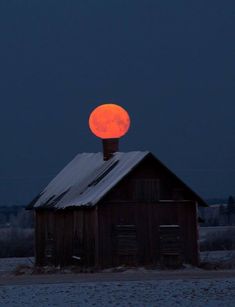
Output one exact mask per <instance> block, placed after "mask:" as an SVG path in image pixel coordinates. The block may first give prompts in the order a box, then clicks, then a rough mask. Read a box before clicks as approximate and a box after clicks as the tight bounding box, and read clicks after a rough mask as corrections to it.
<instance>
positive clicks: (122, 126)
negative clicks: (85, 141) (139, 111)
mask: <svg viewBox="0 0 235 307" xmlns="http://www.w3.org/2000/svg"><path fill="white" fill-rule="evenodd" d="M89 127H90V129H91V131H92V133H94V134H95V135H96V136H97V137H99V138H101V139H112V138H120V137H122V136H123V135H125V134H126V133H127V131H128V130H129V127H130V117H129V114H128V113H127V111H126V110H125V109H123V108H122V107H121V106H119V105H116V104H103V105H100V106H98V107H97V108H95V109H94V110H93V111H92V113H91V115H90V117H89Z"/></svg>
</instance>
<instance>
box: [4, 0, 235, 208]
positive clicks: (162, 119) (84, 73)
mask: <svg viewBox="0 0 235 307" xmlns="http://www.w3.org/2000/svg"><path fill="white" fill-rule="evenodd" d="M234 31H235V2H234V0H231V1H221V0H219V1H218V0H213V1H204V0H197V1H188V0H187V1H186V0H185V1H182V0H179V1H175V0H168V1H167V0H164V1H163V0H162V1H157V0H153V1H150V0H144V1H143V0H141V1H139V0H133V1H132V0H128V1H127V0H115V1H114V0H103V1H102V0H99V1H97V0H83V1H79V0H71V1H62V0H54V1H52V0H30V1H29V0H28V1H26V0H25V1H19V0H14V1H13V0H1V2H0V104H1V112H0V137H1V151H0V199H1V204H2V205H3V204H15V203H25V202H26V203H27V202H28V201H29V200H30V199H31V198H32V197H33V196H35V194H37V193H38V192H39V191H40V189H41V188H42V187H43V186H44V185H45V184H47V182H48V181H49V180H50V179H51V178H52V177H53V176H54V175H55V174H56V173H57V172H58V171H59V170H60V169H61V168H62V167H63V166H64V165H65V164H66V163H67V162H69V160H70V159H71V158H73V157H74V156H75V155H76V154H77V153H78V152H84V151H87V152H88V151H99V150H100V149H101V145H100V141H99V140H98V139H96V138H95V137H94V136H93V135H92V134H91V133H90V131H89V129H88V127H87V119H88V116H89V113H90V112H91V110H92V109H93V108H94V107H95V106H97V105H98V104H100V103H103V102H115V103H118V104H121V105H122V106H124V107H125V108H126V109H127V110H128V111H129V113H130V115H131V118H132V127H131V130H130V132H129V133H128V135H127V136H126V137H125V138H124V139H123V140H122V141H121V150H123V151H125V150H138V149H143V150H146V149H148V150H150V151H152V152H153V153H154V154H156V155H157V157H158V158H160V159H161V160H162V161H163V162H164V163H166V164H167V165H168V166H169V167H170V168H171V169H172V170H173V171H175V172H176V174H177V175H179V176H180V177H181V178H182V179H184V180H185V181H186V182H187V183H188V184H189V185H191V187H192V188H193V189H195V190H196V191H197V192H199V193H200V194H201V195H202V196H203V197H206V198H207V197H218V196H225V197H226V196H227V195H228V194H235V142H234V139H235V92H234V88H235V86H234V81H235V39H234Z"/></svg>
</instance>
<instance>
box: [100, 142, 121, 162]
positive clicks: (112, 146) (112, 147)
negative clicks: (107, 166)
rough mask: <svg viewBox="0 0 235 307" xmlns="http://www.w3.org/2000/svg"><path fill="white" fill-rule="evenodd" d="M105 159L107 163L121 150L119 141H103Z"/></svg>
mask: <svg viewBox="0 0 235 307" xmlns="http://www.w3.org/2000/svg"><path fill="white" fill-rule="evenodd" d="M102 143H103V159H104V161H107V160H109V159H111V158H112V157H113V154H114V153H115V152H117V151H118V150H119V139H118V138H114V139H103V140H102Z"/></svg>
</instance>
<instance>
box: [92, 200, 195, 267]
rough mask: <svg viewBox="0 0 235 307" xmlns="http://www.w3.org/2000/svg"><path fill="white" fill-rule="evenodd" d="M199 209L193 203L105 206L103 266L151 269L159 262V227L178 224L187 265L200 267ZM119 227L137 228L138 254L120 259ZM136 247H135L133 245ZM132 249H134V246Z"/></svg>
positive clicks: (101, 215)
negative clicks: (138, 266)
mask: <svg viewBox="0 0 235 307" xmlns="http://www.w3.org/2000/svg"><path fill="white" fill-rule="evenodd" d="M195 213H196V208H195V203H193V202H185V203H182V202H176V203H175V202H171V203H170V202H168V203H167V202H164V203H134V202H133V203H127V202H123V203H105V204H102V205H101V206H100V207H99V208H98V220H99V262H100V265H101V266H104V267H105V266H107V267H108V266H117V265H121V264H128V263H129V264H130V265H151V264H156V263H157V262H159V257H160V254H159V251H160V246H159V244H160V238H159V226H160V225H163V224H178V225H180V227H181V231H182V243H183V245H182V246H183V257H184V262H186V263H192V264H193V265H197V264H198V252H197V224H196V217H195ZM117 225H134V226H135V228H136V237H137V240H136V244H137V251H136V254H135V255H133V253H132V251H131V250H130V251H127V254H129V255H119V252H118V250H117V236H116V233H115V227H116V226H117ZM130 244H133V243H130ZM130 248H132V249H133V246H131V247H130Z"/></svg>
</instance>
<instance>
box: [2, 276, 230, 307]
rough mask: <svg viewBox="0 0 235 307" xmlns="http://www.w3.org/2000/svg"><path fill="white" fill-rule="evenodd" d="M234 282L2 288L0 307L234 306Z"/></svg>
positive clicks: (163, 282)
mask: <svg viewBox="0 0 235 307" xmlns="http://www.w3.org/2000/svg"><path fill="white" fill-rule="evenodd" d="M234 303H235V278H232V279H227V280H223V279H222V280H221V279H220V280H172V281H170V280H155V281H122V282H86V283H85V282H83V283H76V284H75V283H71V284H69V283H64V284H44V285H42V284H41V285H34V286H32V285H23V286H22V285H18V286H0V306H4V307H5V306H6V307H7V306H9V307H21V306H22V307H23V306H42V307H44V306H61V307H62V306H71V307H72V306H102V307H106V306H141V307H144V306H148V307H150V306H157V307H161V306H166V307H167V306H170V307H173V306H197V307H200V306H203V307H204V306H208V307H217V306H219V307H223V306H224V307H234V306H235V304H234Z"/></svg>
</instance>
